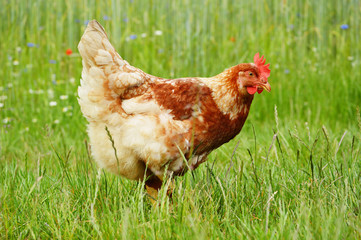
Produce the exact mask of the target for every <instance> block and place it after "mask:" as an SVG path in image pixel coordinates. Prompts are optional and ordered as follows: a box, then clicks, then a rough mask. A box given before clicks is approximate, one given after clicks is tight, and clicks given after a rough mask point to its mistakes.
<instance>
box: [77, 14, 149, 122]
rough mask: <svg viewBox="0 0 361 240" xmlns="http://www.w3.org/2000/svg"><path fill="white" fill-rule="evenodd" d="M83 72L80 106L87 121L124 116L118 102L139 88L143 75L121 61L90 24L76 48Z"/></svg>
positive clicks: (94, 23)
mask: <svg viewBox="0 0 361 240" xmlns="http://www.w3.org/2000/svg"><path fill="white" fill-rule="evenodd" d="M78 49H79V53H80V55H81V56H82V59H83V61H82V63H83V71H82V79H81V84H80V86H79V88H78V95H79V99H78V101H79V104H80V106H81V110H82V112H83V114H84V115H85V116H86V117H87V119H88V120H89V121H105V122H109V121H110V122H112V121H113V122H114V121H115V120H114V119H118V120H117V121H119V117H120V118H121V117H122V115H123V117H124V116H125V115H124V114H125V113H124V111H123V109H122V108H121V99H122V96H123V94H124V93H126V91H127V90H128V89H129V88H132V87H134V86H140V85H141V84H142V83H143V82H144V81H145V78H144V76H143V74H144V73H143V72H142V71H141V70H139V69H137V68H135V67H132V66H130V65H129V63H128V62H127V61H125V60H123V59H122V58H121V57H120V56H119V54H118V53H117V52H116V51H115V49H114V47H113V46H112V45H111V43H110V42H109V39H108V36H107V34H106V33H105V30H104V28H103V27H102V26H101V25H100V24H99V23H98V22H97V21H96V20H93V21H90V22H89V24H88V26H87V28H86V30H85V32H84V34H83V36H82V38H81V40H80V43H79V45H78Z"/></svg>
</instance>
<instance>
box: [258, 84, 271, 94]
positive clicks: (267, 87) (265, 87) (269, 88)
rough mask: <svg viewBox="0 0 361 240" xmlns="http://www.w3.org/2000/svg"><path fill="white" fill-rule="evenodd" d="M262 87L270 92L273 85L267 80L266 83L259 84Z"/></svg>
mask: <svg viewBox="0 0 361 240" xmlns="http://www.w3.org/2000/svg"><path fill="white" fill-rule="evenodd" d="M259 86H260V87H261V88H263V89H265V90H266V91H267V92H270V91H271V85H270V84H269V83H268V82H266V83H262V84H260V85H259Z"/></svg>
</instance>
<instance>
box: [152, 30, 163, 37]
mask: <svg viewBox="0 0 361 240" xmlns="http://www.w3.org/2000/svg"><path fill="white" fill-rule="evenodd" d="M162 34H163V32H162V31H161V30H156V31H155V32H154V35H156V36H161V35H162Z"/></svg>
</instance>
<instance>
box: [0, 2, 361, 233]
mask: <svg viewBox="0 0 361 240" xmlns="http://www.w3.org/2000/svg"><path fill="white" fill-rule="evenodd" d="M360 9H361V4H360V1H358V0H353V1H343V2H342V1H326V0H320V1H317V2H316V1H271V0H270V1H261V0H256V1H241V2H239V1H232V0H225V1H207V0H206V1H190V0H187V1H183V2H182V1H169V2H168V3H166V2H165V1H160V0H152V1H108V0H107V1H99V2H98V1H94V0H84V1H80V0H76V1H70V0H66V1H45V0H38V1H27V2H23V1H20V0H9V1H2V2H1V3H0V15H1V19H2V21H1V23H0V33H1V36H3V37H2V39H1V45H0V61H1V63H2V67H1V68H0V120H1V126H0V134H1V135H0V141H1V145H0V154H1V155H0V238H4V239H13V238H20V239H24V238H26V239H29V238H30V239H32V238H34V239H39V238H40V239H46V238H64V239H72V238H75V239H79V238H80V239H84V238H85V239H86V238H88V239H93V238H100V239H112V238H117V239H120V238H122V239H189V238H191V239H248V238H256V239H269V238H272V239H290V238H293V239H360V238H361V227H360V226H361V219H360V211H361V200H360V199H361V185H360V180H361V179H360V177H361V175H360V173H361V161H360V154H361V153H360V150H361V119H360V110H359V105H360V102H361V85H360V84H358V81H359V79H360V78H361V71H360V70H359V69H360V64H361V58H360V57H361V56H360V53H361V45H360V44H359V42H360V35H359V33H360V30H361V26H360V23H361V16H360V14H359V13H360ZM89 19H98V20H99V21H100V22H101V23H102V24H103V25H104V27H105V28H106V30H107V32H108V35H109V36H110V39H111V42H112V43H113V44H114V45H115V47H116V49H117V50H118V52H119V53H120V54H121V56H123V57H124V58H125V59H127V60H128V61H129V62H130V63H131V64H132V65H134V66H137V67H139V68H141V69H143V70H145V71H146V72H149V73H151V74H153V75H159V76H163V77H183V76H212V75H215V74H217V73H219V72H221V71H222V70H223V69H224V68H226V67H229V66H232V65H235V64H238V63H240V62H250V61H252V57H253V55H254V54H255V53H256V52H260V53H261V54H264V55H265V56H266V58H267V60H268V61H269V62H270V63H271V69H272V73H271V77H270V83H271V85H272V92H271V93H270V94H268V93H263V94H261V95H257V96H256V99H255V100H254V103H253V106H252V109H251V113H250V116H249V119H248V120H247V122H246V124H245V126H244V128H243V130H242V132H241V133H240V135H239V136H238V137H237V138H236V139H235V140H233V141H231V142H230V143H228V144H226V145H224V146H222V147H221V148H219V149H218V150H216V151H214V152H213V153H212V155H211V156H210V158H209V160H208V162H206V163H204V164H202V165H201V166H200V167H199V168H198V169H197V170H196V171H194V172H192V173H187V174H186V175H185V176H184V177H182V178H177V179H176V187H175V193H174V198H173V202H170V200H169V199H168V198H167V197H166V195H165V192H162V195H161V198H160V199H159V206H156V207H152V206H151V204H150V202H149V200H148V198H147V197H146V195H145V192H144V190H143V187H144V186H143V185H142V183H137V182H133V181H129V180H127V179H124V178H121V177H117V176H114V175H112V174H109V173H107V172H104V171H101V170H98V169H97V167H96V166H95V164H94V162H93V161H92V159H91V157H90V156H89V146H88V144H87V142H86V138H87V136H86V128H85V126H86V121H85V119H84V118H83V117H82V115H81V113H80V109H79V106H78V104H77V100H76V98H77V94H76V89H77V86H78V85H79V78H80V73H81V59H80V56H79V54H78V53H77V51H76V46H77V43H78V41H79V39H80V37H81V34H82V32H83V31H84V29H85V24H84V23H85V21H86V20H89ZM343 24H347V29H342V28H345V27H342V28H341V26H342V25H343ZM157 30H160V31H162V34H161V35H157V34H155V31H157ZM143 33H145V34H146V36H145V37H142V36H141V35H142V34H143ZM131 35H136V38H135V39H130V38H129V37H130V36H131ZM143 36H144V35H143ZM133 38H134V37H133ZM68 48H71V49H72V50H73V52H74V53H73V54H72V55H71V56H67V55H66V54H65V51H66V49H68ZM54 60H55V61H54ZM238 141H239V145H238V144H237V143H238ZM236 146H238V147H236ZM233 153H234V155H233Z"/></svg>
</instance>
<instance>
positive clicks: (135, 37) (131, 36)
mask: <svg viewBox="0 0 361 240" xmlns="http://www.w3.org/2000/svg"><path fill="white" fill-rule="evenodd" d="M129 39H130V40H134V39H137V35H135V34H132V35H130V36H129Z"/></svg>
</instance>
